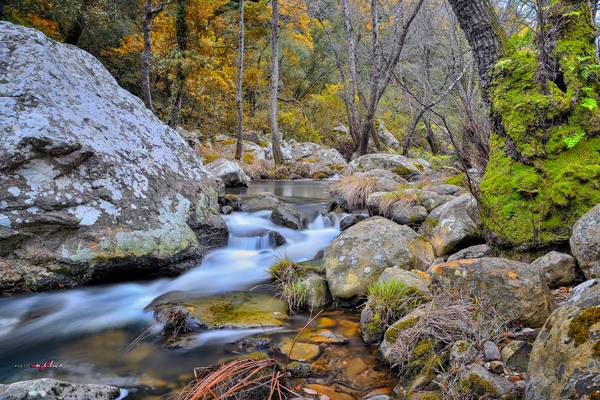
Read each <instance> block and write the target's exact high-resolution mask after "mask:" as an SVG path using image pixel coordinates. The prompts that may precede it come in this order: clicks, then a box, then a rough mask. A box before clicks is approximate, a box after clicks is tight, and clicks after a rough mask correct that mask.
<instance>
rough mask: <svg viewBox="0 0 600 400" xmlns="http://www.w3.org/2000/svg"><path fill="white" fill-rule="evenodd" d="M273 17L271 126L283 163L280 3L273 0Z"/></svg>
mask: <svg viewBox="0 0 600 400" xmlns="http://www.w3.org/2000/svg"><path fill="white" fill-rule="evenodd" d="M271 10H272V13H273V19H272V22H271V108H270V110H269V125H270V126H271V148H272V149H273V161H274V162H275V165H281V164H283V153H282V152H281V133H280V132H279V126H278V123H277V93H278V89H279V4H278V0H271Z"/></svg>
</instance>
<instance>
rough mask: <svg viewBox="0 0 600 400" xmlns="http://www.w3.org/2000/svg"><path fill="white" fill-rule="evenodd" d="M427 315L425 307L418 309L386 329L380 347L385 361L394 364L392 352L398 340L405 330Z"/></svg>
mask: <svg viewBox="0 0 600 400" xmlns="http://www.w3.org/2000/svg"><path fill="white" fill-rule="evenodd" d="M426 313H427V309H426V308H425V307H419V308H416V309H414V310H413V311H411V312H410V313H408V314H406V315H405V316H404V317H402V318H400V319H399V320H398V321H396V322H394V323H393V324H392V325H391V326H390V327H389V328H387V329H386V331H385V334H384V335H383V340H382V341H381V344H380V345H379V352H380V353H381V355H382V356H383V358H384V360H386V361H387V362H388V363H390V364H393V360H392V358H391V351H392V346H393V345H394V343H395V342H396V339H398V337H399V335H400V333H401V332H402V331H403V330H405V329H408V328H411V327H413V326H414V325H415V324H416V323H417V322H418V321H419V320H420V319H421V318H422V317H423V316H424V315H425V314H426Z"/></svg>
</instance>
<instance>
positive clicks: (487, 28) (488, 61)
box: [448, 0, 505, 101]
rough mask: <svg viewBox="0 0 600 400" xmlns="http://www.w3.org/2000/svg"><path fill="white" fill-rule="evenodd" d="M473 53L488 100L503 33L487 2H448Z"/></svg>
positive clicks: (502, 47) (502, 49)
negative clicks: (492, 73)
mask: <svg viewBox="0 0 600 400" xmlns="http://www.w3.org/2000/svg"><path fill="white" fill-rule="evenodd" d="M448 2H449V3H450V5H451V6H452V9H453V10H454V14H456V17H457V18H458V23H459V24H460V27H461V28H462V30H463V32H464V33H465V36H466V37H467V40H468V42H469V44H470V46H471V50H473V55H474V56H475V61H476V62H477V67H478V68H479V76H480V77H481V85H482V88H483V97H484V99H486V101H487V96H488V94H487V92H488V88H489V86H490V85H491V80H492V75H491V68H492V67H493V66H494V64H495V63H496V61H497V60H498V59H499V58H500V57H501V56H502V55H503V54H504V43H505V34H504V31H503V29H502V26H501V25H500V21H499V19H498V16H497V15H496V13H495V12H494V8H493V6H492V5H491V4H490V2H489V0H448Z"/></svg>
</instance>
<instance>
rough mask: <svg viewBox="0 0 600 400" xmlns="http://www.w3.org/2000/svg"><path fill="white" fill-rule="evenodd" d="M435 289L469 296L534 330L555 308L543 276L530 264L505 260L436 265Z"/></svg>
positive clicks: (432, 270)
mask: <svg viewBox="0 0 600 400" xmlns="http://www.w3.org/2000/svg"><path fill="white" fill-rule="evenodd" d="M430 273H431V276H432V278H433V283H434V285H435V286H439V287H444V288H450V289H452V290H455V291H458V292H459V293H462V294H470V295H473V296H475V297H478V298H481V299H484V300H486V301H488V302H490V303H491V304H492V305H494V306H495V307H496V308H497V310H498V311H499V312H501V313H502V314H504V315H505V317H506V318H507V319H509V320H511V321H516V322H520V323H522V324H524V325H526V326H530V327H532V328H538V327H540V326H542V325H543V324H544V322H545V321H546V318H547V317H548V315H550V312H551V311H552V309H553V307H554V302H553V299H552V296H551V294H550V290H549V289H548V286H546V283H545V282H544V280H543V278H542V275H541V274H540V273H539V272H538V271H537V270H535V269H533V268H531V267H530V266H529V265H528V264H525V263H521V262H518V261H512V260H506V259H504V258H474V259H466V260H457V261H451V262H447V263H443V264H436V265H434V266H432V267H431V269H430Z"/></svg>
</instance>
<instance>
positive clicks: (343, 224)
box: [340, 214, 369, 231]
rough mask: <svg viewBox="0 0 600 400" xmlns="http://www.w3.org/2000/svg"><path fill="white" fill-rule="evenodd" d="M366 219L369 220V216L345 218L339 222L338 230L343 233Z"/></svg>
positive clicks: (358, 215)
mask: <svg viewBox="0 0 600 400" xmlns="http://www.w3.org/2000/svg"><path fill="white" fill-rule="evenodd" d="M367 218H369V216H368V215H366V214H351V215H348V216H345V217H344V218H343V219H342V220H341V221H340V229H341V230H342V231H345V230H346V229H348V228H350V227H351V226H354V225H356V224H358V223H359V222H360V221H364V220H365V219H367Z"/></svg>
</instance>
